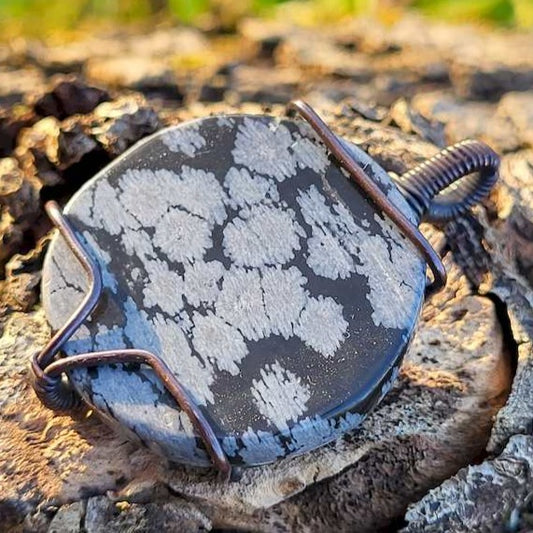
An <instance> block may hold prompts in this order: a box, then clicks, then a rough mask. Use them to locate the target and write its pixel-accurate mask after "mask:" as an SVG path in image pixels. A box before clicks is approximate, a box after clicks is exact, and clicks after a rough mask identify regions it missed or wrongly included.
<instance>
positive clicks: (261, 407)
mask: <svg viewBox="0 0 533 533" xmlns="http://www.w3.org/2000/svg"><path fill="white" fill-rule="evenodd" d="M259 374H260V378H259V379H257V380H255V379H254V380H253V381H252V396H253V398H254V402H255V404H256V406H257V409H258V411H259V412H260V413H261V414H262V415H263V416H264V417H266V419H267V420H270V421H271V422H272V423H273V424H274V425H275V426H276V427H277V428H278V429H279V430H281V431H284V430H288V429H289V427H288V425H287V423H288V422H289V421H291V420H292V421H296V420H298V417H299V416H300V415H302V414H303V413H305V411H306V406H305V404H306V402H307V400H309V396H310V394H309V386H308V385H306V384H304V383H302V380H301V379H300V378H299V377H298V376H296V375H295V374H293V373H292V372H289V371H288V370H285V369H284V368H283V367H282V366H281V365H280V364H279V363H278V362H277V361H276V362H275V363H274V364H273V365H267V366H266V367H264V368H262V369H261V370H260V371H259Z"/></svg>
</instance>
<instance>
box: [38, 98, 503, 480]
mask: <svg viewBox="0 0 533 533" xmlns="http://www.w3.org/2000/svg"><path fill="white" fill-rule="evenodd" d="M289 107H290V108H291V109H294V110H295V111H297V112H298V113H299V114H300V115H301V116H302V118H304V119H305V120H306V121H307V122H308V123H309V124H310V125H311V127H312V128H313V129H314V130H315V131H316V133H317V134H318V136H319V137H320V138H321V140H322V141H323V142H324V144H325V145H326V147H327V148H328V149H329V151H330V152H331V154H332V155H333V156H334V158H335V159H336V160H337V162H338V163H339V164H340V165H341V166H342V167H343V168H344V169H345V170H346V171H347V172H348V173H349V175H350V176H351V177H352V179H353V180H354V181H355V182H356V183H357V185H358V186H360V187H361V189H362V190H363V191H364V192H365V193H366V194H367V195H368V197H369V199H370V200H371V201H372V202H373V203H374V204H375V205H376V206H377V207H378V208H379V209H380V210H381V211H382V212H383V213H384V214H386V215H387V216H388V217H389V218H390V219H391V220H392V221H393V222H394V223H395V224H396V225H397V226H398V227H399V229H400V230H401V231H402V232H403V234H404V235H405V236H406V237H407V238H408V239H409V240H410V241H411V242H412V243H413V244H414V245H415V246H416V248H417V250H419V251H420V253H421V254H422V255H423V257H424V259H425V260H426V262H427V263H428V265H429V267H430V269H431V270H432V272H433V276H434V281H433V282H432V283H431V284H430V285H429V286H428V290H427V292H434V291H436V290H439V289H441V288H442V287H443V286H444V284H445V283H446V271H445V269H444V266H443V264H442V261H441V260H440V257H439V256H438V255H437V253H436V252H435V251H434V250H433V248H432V247H431V245H430V244H429V243H428V241H427V240H426V239H425V238H424V237H423V235H422V234H421V233H420V231H419V230H418V228H417V227H416V226H414V225H413V224H412V223H411V222H410V221H409V220H408V219H407V218H406V216H405V215H404V214H403V213H402V212H401V211H400V210H399V209H398V208H397V207H396V206H395V205H394V204H392V203H391V202H390V200H389V199H388V198H387V196H386V195H385V194H384V193H383V192H382V191H381V189H380V188H379V187H378V186H377V185H376V183H375V182H374V181H373V180H372V179H371V178H370V177H369V176H368V175H367V174H366V173H365V172H364V171H363V170H362V169H361V168H360V167H359V166H358V164H357V162H356V161H354V159H353V158H352V157H351V156H350V154H349V152H348V151H347V150H346V148H345V147H344V146H343V145H342V144H341V142H340V141H339V139H338V138H337V137H336V136H335V134H334V133H333V132H332V131H331V130H330V129H329V128H328V127H327V125H326V124H325V123H324V122H323V121H322V119H321V118H320V117H319V116H318V115H317V114H316V113H315V111H313V109H312V108H311V107H310V106H309V105H308V104H306V103H305V102H302V101H295V102H291V104H290V106H289ZM479 144H481V143H479ZM478 149H479V147H477V148H476V150H477V151H476V154H477V155H476V154H471V153H467V154H466V155H465V154H463V153H462V152H461V156H462V157H460V158H458V159H457V161H455V162H454V163H453V164H451V163H450V162H453V161H454V158H455V156H456V155H457V153H456V152H453V154H452V156H450V157H449V158H448V159H447V160H446V162H447V166H446V165H444V166H442V165H441V163H442V161H441V160H439V161H438V162H437V163H435V164H434V163H433V160H431V161H432V162H431V163H430V164H429V170H428V169H427V166H426V167H424V165H421V166H420V167H417V168H416V169H414V170H413V171H411V173H412V175H413V176H415V177H419V176H421V175H422V174H423V173H425V174H424V175H428V176H430V177H432V176H436V172H437V170H438V171H440V172H443V173H444V174H445V176H446V179H444V182H446V184H449V183H451V182H452V181H455V180H456V179H458V178H459V177H461V176H462V175H465V174H467V173H470V172H472V171H473V170H470V169H474V170H479V169H481V168H485V167H490V168H493V167H494V166H495V165H496V163H495V160H494V158H492V159H491V157H492V156H491V157H488V156H487V157H486V161H485V159H483V157H484V156H483V153H482V151H480V150H478ZM492 154H494V153H493V152H492ZM474 155H476V157H477V159H476V158H475V157H474V162H473V163H472V162H470V163H468V162H467V163H465V162H464V159H465V157H467V156H468V158H470V159H469V160H471V159H472V158H473V156H474ZM489 155H490V154H489ZM494 155H495V154H494ZM496 157H497V156H496ZM484 161H485V163H486V164H485V163H484ZM459 165H461V166H459ZM491 165H492V167H491ZM409 177H410V178H412V176H409ZM451 178H453V179H451ZM435 179H437V177H435ZM450 179H451V181H450ZM415 181H416V180H415ZM448 182H449V183H448ZM486 182H487V180H485V181H484V183H486ZM409 183H411V179H410V180H409ZM416 183H418V184H419V189H421V188H422V186H421V185H420V184H421V183H423V180H422V179H421V178H420V179H419V180H418V181H417V182H416ZM439 183H440V184H441V188H442V183H443V181H442V180H441V181H439ZM402 185H404V184H403V183H402ZM413 187H414V186H413ZM404 188H405V189H406V190H407V189H408V188H407V187H406V186H404ZM439 190H441V189H439V187H437V189H436V191H435V192H434V193H433V194H432V195H431V196H430V195H426V196H427V198H429V200H427V201H428V202H429V201H431V200H432V199H433V196H434V195H435V194H436V192H438V191H439ZM408 192H409V193H410V194H412V192H411V190H409V191H408ZM463 193H464V191H463ZM422 196H423V195H419V197H422ZM427 198H426V199H427ZM420 203H423V202H420ZM45 208H46V212H47V213H48V215H49V217H50V219H51V220H52V222H53V223H54V225H55V226H56V227H57V229H58V230H59V232H60V234H61V235H62V237H63V238H64V239H65V241H66V243H67V245H68V246H69V248H70V249H71V250H72V252H73V253H74V255H75V256H76V258H77V259H78V260H79V261H80V263H81V265H82V267H83V269H84V270H85V272H86V273H87V276H88V279H89V290H88V292H87V294H86V295H85V297H84V298H83V300H82V302H81V304H80V305H79V306H78V308H77V309H76V310H75V312H74V313H73V314H72V316H71V317H70V319H69V320H68V321H67V323H66V324H65V325H64V326H63V327H62V328H61V329H59V330H58V331H57V332H56V333H55V335H54V336H53V337H52V339H51V340H50V342H49V343H48V344H47V345H46V346H45V348H44V349H43V350H42V351H41V352H40V353H38V354H36V355H35V356H34V357H33V358H32V362H31V366H30V380H31V384H32V386H33V388H34V389H35V392H36V394H37V396H38V397H39V399H40V400H41V401H42V403H43V404H44V405H45V406H47V407H49V408H50V409H53V410H56V411H65V410H70V409H73V408H75V407H76V406H77V405H78V404H79V403H80V399H79V397H78V395H77V394H76V392H75V391H74V389H73V388H72V386H71V385H70V383H69V381H68V379H65V377H66V376H67V374H66V373H68V372H69V371H72V370H74V369H76V368H86V367H91V366H96V365H100V364H111V363H141V364H146V365H148V366H150V367H151V368H152V370H153V371H154V372H155V374H156V375H157V377H158V378H159V379H160V380H161V381H162V383H163V385H164V386H165V388H166V389H167V391H168V392H169V393H170V394H171V395H172V397H173V398H174V399H175V400H176V403H177V404H178V405H179V407H180V408H181V409H183V411H184V412H185V413H186V414H187V416H188V417H189V418H190V420H191V422H192V424H193V426H194V428H195V430H196V431H197V433H198V435H199V436H200V438H201V439H202V441H203V443H204V446H205V448H206V450H207V453H208V454H209V456H210V457H211V460H212V462H213V465H214V466H215V467H216V468H217V469H218V470H219V472H221V474H222V475H223V477H224V478H225V479H226V480H228V479H230V477H231V476H232V473H233V474H235V471H236V470H238V469H232V465H231V464H230V462H229V460H228V457H227V456H226V454H225V452H224V450H223V449H222V446H221V444H220V442H219V440H218V439H217V437H216V435H215V432H214V430H213V428H212V426H211V424H210V423H209V421H208V420H207V418H206V417H205V416H204V414H203V412H202V410H201V409H200V408H199V407H198V406H197V405H196V404H195V403H194V401H193V399H192V398H191V396H190V395H189V393H188V392H187V391H186V390H185V388H184V387H183V386H182V385H181V383H180V382H179V380H178V379H177V378H176V377H175V376H174V375H173V374H172V372H171V371H170V369H169V368H168V366H167V365H166V364H165V362H164V361H163V360H162V359H161V358H160V357H159V356H157V355H155V354H153V353H150V352H147V351H144V350H135V349H120V350H108V351H102V352H92V353H83V354H78V355H72V356H69V357H66V358H60V359H55V357H56V355H57V353H58V352H59V350H60V349H61V347H62V346H63V345H64V344H65V343H66V342H67V341H68V339H69V338H70V337H71V336H72V335H73V334H74V332H75V331H76V330H77V329H78V328H79V327H80V326H81V325H82V323H83V322H84V321H85V320H86V318H87V317H88V316H89V315H90V313H91V312H92V311H93V309H94V308H95V307H96V305H97V304H98V301H99V299H100V296H101V293H102V279H101V273H100V269H99V267H98V264H97V263H96V262H95V261H94V259H93V258H92V257H91V256H90V255H89V254H88V253H87V252H86V250H85V249H84V247H83V244H82V243H81V242H80V240H79V239H78V237H77V236H76V233H75V231H74V228H73V227H72V226H71V225H70V223H69V222H68V220H67V219H66V218H65V217H64V216H63V215H62V214H61V211H60V209H59V206H58V205H57V204H56V203H55V202H48V203H47V204H46V206H45Z"/></svg>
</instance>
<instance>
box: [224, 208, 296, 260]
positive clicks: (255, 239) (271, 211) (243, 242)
mask: <svg viewBox="0 0 533 533" xmlns="http://www.w3.org/2000/svg"><path fill="white" fill-rule="evenodd" d="M281 235H283V238H280V236H281ZM304 236H305V232H304V231H303V229H302V228H301V226H300V225H299V224H298V222H296V220H295V216H294V211H293V210H292V209H282V208H280V207H271V206H266V205H256V206H252V207H251V208H250V209H243V210H242V211H240V216H239V217H235V218H234V219H233V220H232V221H231V222H230V223H229V224H228V225H227V226H226V228H225V230H224V241H223V246H224V252H225V254H226V255H227V256H228V257H229V258H230V259H231V260H232V262H233V263H235V264H236V265H238V266H247V267H260V266H263V265H284V264H285V263H287V262H288V261H290V260H291V259H292V258H293V257H294V254H295V252H296V251H297V250H299V249H300V237H304Z"/></svg>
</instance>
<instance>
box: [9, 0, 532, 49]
mask: <svg viewBox="0 0 533 533" xmlns="http://www.w3.org/2000/svg"><path fill="white" fill-rule="evenodd" d="M412 10H414V11H418V12H421V13H422V14H424V15H427V16H429V17H433V18H439V19H441V20H446V21H451V22H455V23H461V22H474V23H477V24H486V25H496V26H503V27H519V28H531V27H533V0H240V1H239V0H0V20H1V23H2V34H1V37H0V38H3V39H11V38H13V37H16V36H21V35H22V36H31V37H43V38H47V37H52V38H57V39H61V38H71V37H72V36H73V34H76V33H81V32H85V31H87V30H88V29H89V28H95V27H97V28H98V27H102V28H106V27H116V26H118V25H120V26H124V25H128V24H132V25H143V24H153V23H154V21H155V22H160V23H169V24H170V23H184V24H191V25H195V26H199V27H201V28H204V29H218V30H227V31H231V29H232V28H234V27H235V25H236V24H238V22H239V20H241V19H242V18H243V17H247V16H261V17H268V18H276V17H282V18H283V19H284V20H287V19H288V20H290V21H293V22H296V23H300V24H304V25H309V24H327V23H334V22H338V21H339V20H342V18H343V17H348V16H350V17H351V16H354V15H370V16H373V17H376V18H378V19H379V20H381V21H382V22H384V23H392V22H394V21H395V20H397V19H398V18H400V17H401V16H402V15H403V14H404V13H405V12H406V11H412Z"/></svg>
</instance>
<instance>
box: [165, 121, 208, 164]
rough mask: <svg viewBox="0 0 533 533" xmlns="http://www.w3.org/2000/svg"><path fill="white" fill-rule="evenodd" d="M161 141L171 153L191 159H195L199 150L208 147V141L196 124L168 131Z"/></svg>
mask: <svg viewBox="0 0 533 533" xmlns="http://www.w3.org/2000/svg"><path fill="white" fill-rule="evenodd" d="M161 140H162V141H163V143H165V145H166V146H167V148H168V149H169V150H170V151H172V152H178V153H179V152H181V153H182V154H184V155H186V156H189V157H193V156H194V154H195V153H196V151H197V150H199V149H200V148H203V147H204V146H205V145H206V140H205V138H204V137H203V136H202V135H201V134H200V133H199V132H198V127H197V125H196V124H195V123H193V124H191V126H190V127H189V128H178V129H174V128H170V129H167V130H165V132H164V133H163V135H162V136H161Z"/></svg>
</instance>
